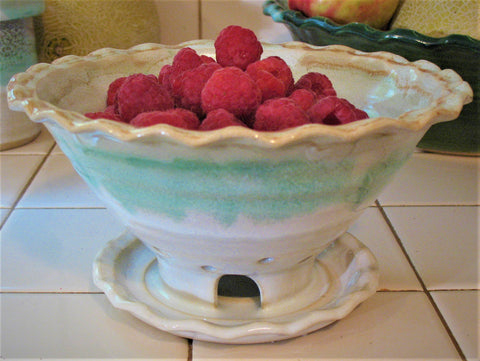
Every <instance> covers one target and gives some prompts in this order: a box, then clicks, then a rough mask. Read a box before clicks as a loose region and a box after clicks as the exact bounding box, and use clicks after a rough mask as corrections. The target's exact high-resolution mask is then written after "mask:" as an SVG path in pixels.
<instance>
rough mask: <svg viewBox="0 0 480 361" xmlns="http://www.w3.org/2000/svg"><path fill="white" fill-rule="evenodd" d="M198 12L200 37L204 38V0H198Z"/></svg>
mask: <svg viewBox="0 0 480 361" xmlns="http://www.w3.org/2000/svg"><path fill="white" fill-rule="evenodd" d="M197 10H198V11H197V13H198V29H197V32H198V38H199V39H203V30H202V28H203V27H202V0H197Z"/></svg>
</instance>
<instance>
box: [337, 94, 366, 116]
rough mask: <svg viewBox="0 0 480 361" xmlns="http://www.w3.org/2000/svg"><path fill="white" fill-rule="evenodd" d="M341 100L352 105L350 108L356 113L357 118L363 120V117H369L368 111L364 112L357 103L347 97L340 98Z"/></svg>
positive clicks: (349, 105)
mask: <svg viewBox="0 0 480 361" xmlns="http://www.w3.org/2000/svg"><path fill="white" fill-rule="evenodd" d="M340 101H341V102H342V103H344V104H345V105H347V106H348V107H350V109H352V110H353V112H354V113H355V120H362V119H367V118H368V114H367V113H366V112H364V111H363V110H361V109H358V108H357V107H355V105H353V104H352V103H350V102H349V101H348V100H347V99H344V98H340Z"/></svg>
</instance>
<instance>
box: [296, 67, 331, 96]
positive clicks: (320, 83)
mask: <svg viewBox="0 0 480 361" xmlns="http://www.w3.org/2000/svg"><path fill="white" fill-rule="evenodd" d="M295 89H309V90H312V91H313V92H314V93H315V94H317V97H318V98H321V97H328V96H336V95H337V92H336V91H335V89H333V84H332V82H331V81H330V79H328V77H327V76H326V75H324V74H321V73H317V72H310V73H307V74H305V75H303V76H302V77H301V78H300V79H298V80H297V82H296V83H295Z"/></svg>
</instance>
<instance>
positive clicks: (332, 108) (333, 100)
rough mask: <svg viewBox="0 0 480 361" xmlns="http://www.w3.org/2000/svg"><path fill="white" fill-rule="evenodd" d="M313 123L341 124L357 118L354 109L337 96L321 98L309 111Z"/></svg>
mask: <svg viewBox="0 0 480 361" xmlns="http://www.w3.org/2000/svg"><path fill="white" fill-rule="evenodd" d="M307 114H308V116H309V117H310V121H311V122H312V123H322V124H327V125H341V124H347V123H350V122H353V121H355V120H356V116H355V112H354V111H353V109H352V108H351V107H350V106H349V105H348V104H346V103H345V102H343V101H342V100H341V99H339V98H337V97H335V96H329V97H325V98H322V99H320V100H319V101H318V102H317V103H315V104H314V105H313V106H312V107H311V108H310V109H309V110H308V112H307Z"/></svg>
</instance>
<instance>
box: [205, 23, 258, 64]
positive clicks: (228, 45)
mask: <svg viewBox="0 0 480 361" xmlns="http://www.w3.org/2000/svg"><path fill="white" fill-rule="evenodd" d="M214 46H215V55H216V58H217V62H218V63H219V64H220V65H221V66H223V67H227V66H236V67H238V68H240V69H242V70H245V69H246V68H247V66H248V64H250V63H253V62H255V61H257V60H259V59H260V56H261V55H262V53H263V47H262V44H261V43H260V42H259V41H258V39H257V36H256V35H255V33H254V32H253V31H252V30H250V29H245V28H242V27H241V26H237V25H230V26H227V27H226V28H224V29H223V30H222V31H221V32H220V34H218V36H217V39H216V40H215V44H214Z"/></svg>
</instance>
